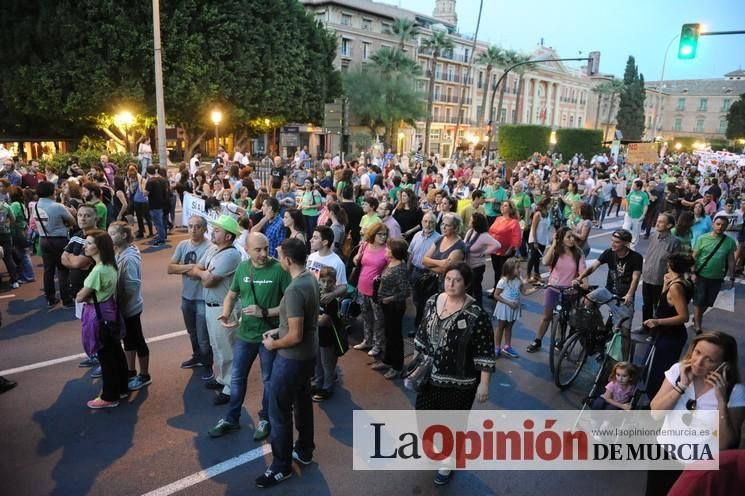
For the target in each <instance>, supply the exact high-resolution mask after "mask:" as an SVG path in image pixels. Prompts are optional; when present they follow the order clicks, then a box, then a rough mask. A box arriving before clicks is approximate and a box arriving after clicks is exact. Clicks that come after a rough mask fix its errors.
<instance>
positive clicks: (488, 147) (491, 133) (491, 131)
mask: <svg viewBox="0 0 745 496" xmlns="http://www.w3.org/2000/svg"><path fill="white" fill-rule="evenodd" d="M578 60H579V61H586V62H588V63H592V59H591V58H590V57H574V58H568V59H540V60H529V61H527V62H520V63H519V64H514V65H511V66H509V67H508V68H507V69H505V71H504V72H503V73H502V75H501V76H500V77H499V79H498V80H497V82H496V84H495V85H494V86H493V87H492V93H491V100H490V105H491V107H492V108H494V98H495V97H496V95H497V88H499V84H500V83H501V82H502V81H503V80H504V79H505V78H506V77H507V74H509V73H510V71H511V70H512V69H514V68H515V67H520V66H521V65H528V64H540V63H543V62H569V61H578ZM501 113H502V109H501V108H500V109H497V116H496V120H497V121H499V120H500V117H501V115H500V114H501ZM494 120H495V119H491V124H492V125H491V126H489V132H488V136H489V139H488V140H487V141H486V161H485V162H484V166H487V165H489V154H490V153H491V143H492V138H493V137H494V127H495V122H494Z"/></svg>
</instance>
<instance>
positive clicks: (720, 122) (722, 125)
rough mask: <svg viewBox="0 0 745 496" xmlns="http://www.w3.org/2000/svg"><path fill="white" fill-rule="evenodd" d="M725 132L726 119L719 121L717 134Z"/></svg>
mask: <svg viewBox="0 0 745 496" xmlns="http://www.w3.org/2000/svg"><path fill="white" fill-rule="evenodd" d="M726 132H727V119H719V133H720V134H725V133H726Z"/></svg>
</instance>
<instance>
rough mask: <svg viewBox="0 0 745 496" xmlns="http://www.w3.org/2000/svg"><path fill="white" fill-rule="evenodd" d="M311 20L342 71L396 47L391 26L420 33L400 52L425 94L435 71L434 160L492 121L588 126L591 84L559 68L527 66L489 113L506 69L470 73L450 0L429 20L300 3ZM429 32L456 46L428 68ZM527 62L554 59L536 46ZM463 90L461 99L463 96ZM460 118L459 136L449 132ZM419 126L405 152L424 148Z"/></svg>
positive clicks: (364, 6)
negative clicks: (332, 41)
mask: <svg viewBox="0 0 745 496" xmlns="http://www.w3.org/2000/svg"><path fill="white" fill-rule="evenodd" d="M300 1H301V3H303V4H304V5H305V7H306V9H308V10H309V11H311V12H312V13H313V14H314V16H315V18H316V19H317V20H318V21H320V22H321V23H322V24H323V25H324V26H325V27H326V28H327V29H328V30H330V31H332V32H334V33H335V34H336V36H337V39H338V45H337V50H338V51H337V57H336V59H335V62H334V63H335V66H336V67H337V68H338V69H339V70H341V71H342V72H344V71H348V70H351V69H355V68H358V67H360V66H362V65H364V64H368V63H370V62H371V60H370V58H371V56H372V55H373V54H374V53H375V52H376V51H377V50H379V49H380V48H382V47H390V48H394V47H396V46H397V44H398V39H397V38H396V37H395V36H394V35H393V34H391V33H390V29H391V25H392V23H393V20H394V19H396V18H406V19H410V20H412V21H415V22H416V23H417V25H418V28H419V31H420V33H419V35H418V37H417V39H415V40H411V41H410V42H408V43H407V44H406V45H405V46H404V50H405V51H406V52H407V53H409V54H411V56H412V58H414V59H415V60H416V61H417V62H418V63H419V64H420V65H421V67H422V74H423V76H422V77H421V78H420V80H419V81H417V85H418V88H419V89H420V90H421V91H422V92H424V93H426V92H427V89H428V84H429V79H428V77H427V74H428V71H429V70H434V74H435V85H434V95H433V106H432V126H431V131H430V150H429V151H431V152H434V153H439V154H440V156H443V157H446V156H450V154H451V153H452V151H453V147H454V146H459V145H469V144H470V145H473V144H476V143H478V142H480V141H483V140H484V134H485V133H486V122H487V121H488V120H489V119H490V117H491V116H494V121H495V122H497V123H509V124H512V123H514V124H541V125H547V126H551V127H553V128H558V127H579V128H581V127H589V126H588V108H589V100H590V98H591V92H590V89H591V88H592V86H593V85H594V84H595V83H594V82H593V80H591V78H589V77H588V76H586V75H585V72H584V71H583V70H581V69H575V68H571V67H568V66H566V65H564V64H562V63H561V62H545V63H538V64H536V65H531V66H527V68H525V69H524V71H523V72H517V71H514V72H511V73H510V74H509V75H508V76H507V77H506V78H505V80H504V82H503V84H504V86H505V94H504V100H503V103H502V110H501V115H499V116H498V115H497V113H498V112H497V109H496V108H495V107H496V105H497V104H498V101H499V94H498V93H499V92H498V93H497V97H496V98H495V99H494V105H493V106H491V107H490V101H491V95H490V93H491V91H490V89H491V87H492V86H493V84H494V83H496V82H497V80H498V79H499V77H500V76H501V75H502V73H503V70H504V68H502V67H497V68H494V70H493V71H492V74H491V81H487V80H486V77H487V74H486V72H487V71H486V67H485V66H483V65H479V64H475V65H474V66H473V67H472V69H471V70H470V71H469V62H470V61H471V58H472V55H473V51H474V45H473V38H472V37H470V38H469V37H468V36H464V35H462V34H460V33H458V31H457V20H458V18H457V15H456V13H455V5H456V2H455V0H435V2H434V10H433V14H432V15H431V16H430V15H426V14H422V13H417V12H413V11H410V10H407V9H404V8H399V7H395V6H392V5H387V4H383V3H377V2H373V1H371V0H300ZM434 31H441V32H446V33H447V34H448V37H449V39H450V40H451V41H452V42H453V45H454V47H453V48H452V49H450V50H445V51H444V52H443V53H442V54H440V56H439V57H438V59H437V62H436V64H435V66H434V67H432V62H433V60H432V53H431V51H430V50H428V49H426V48H424V46H423V43H422V42H423V40H425V39H427V38H429V37H430V36H431V35H432V33H433V32H434ZM488 47H489V45H488V43H486V42H482V41H477V42H476V46H475V55H476V57H478V55H479V54H480V53H481V52H483V51H485V50H486V49H487V48H488ZM530 55H531V58H532V59H535V60H541V59H553V58H560V56H559V54H557V53H556V52H555V51H554V50H553V49H551V48H550V47H546V46H543V45H540V44H539V45H538V46H537V47H536V48H535V49H534V50H533V52H532V53H531V54H530ZM464 89H465V93H464ZM459 112H462V113H461V118H460V127H459V131H458V137H457V138H456V137H455V129H456V127H457V124H458V120H459ZM424 124H425V123H424V122H420V123H418V124H417V127H416V129H408V130H405V131H404V135H405V137H404V140H403V141H404V142H403V143H402V145H403V150H411V149H416V148H417V146H418V145H419V144H421V143H424V136H423V134H424V128H425V125H424Z"/></svg>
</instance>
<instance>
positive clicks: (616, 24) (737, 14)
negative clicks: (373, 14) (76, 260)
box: [379, 0, 745, 81]
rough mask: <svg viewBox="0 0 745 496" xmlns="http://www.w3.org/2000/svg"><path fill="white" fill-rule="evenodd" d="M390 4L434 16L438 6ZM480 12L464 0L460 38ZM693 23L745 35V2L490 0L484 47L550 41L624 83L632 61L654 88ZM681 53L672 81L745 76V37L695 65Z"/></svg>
mask: <svg viewBox="0 0 745 496" xmlns="http://www.w3.org/2000/svg"><path fill="white" fill-rule="evenodd" d="M379 1H380V0H379ZM384 3H389V4H393V5H398V6H400V7H403V8H406V9H409V10H413V11H415V12H421V13H425V14H429V15H431V14H432V11H433V10H434V5H435V0H400V1H398V0H385V2H384ZM478 9H479V0H457V3H456V12H457V14H458V30H459V31H460V32H461V33H464V34H470V33H473V32H474V31H475V29H476V17H477V15H478ZM689 22H700V23H702V24H704V25H705V29H703V31H733V30H745V0H679V1H673V0H626V1H613V0H610V1H608V0H606V1H603V2H599V1H597V0H552V1H547V0H532V1H531V0H523V1H514V0H511V1H504V0H484V10H483V14H482V19H481V28H480V31H479V39H480V40H484V41H488V42H490V43H493V44H495V45H499V46H501V47H503V48H513V49H515V50H518V51H522V52H530V51H532V50H533V48H535V46H536V45H537V44H538V43H539V41H540V39H541V38H543V39H544V44H545V45H546V46H550V47H553V48H554V49H556V50H557V51H558V53H559V55H560V56H562V57H576V56H579V55H578V53H579V52H580V51H581V52H582V54H583V55H586V54H587V53H588V52H590V51H593V50H598V51H600V52H601V56H600V72H602V73H609V74H615V75H616V76H617V77H622V76H623V70H624V68H625V66H626V60H627V59H628V56H629V55H633V56H634V57H635V58H636V62H637V65H638V66H639V71H640V72H642V73H643V74H644V78H645V79H646V80H647V81H652V80H658V79H659V78H660V71H661V70H662V60H663V58H664V54H665V48H666V47H667V45H668V43H670V40H672V39H673V37H674V36H675V35H676V34H679V33H680V28H681V26H682V25H683V24H684V23H689ZM677 51H678V40H677V39H676V40H675V41H674V42H673V43H672V45H671V46H670V51H669V53H668V58H667V66H666V68H665V79H704V78H719V77H722V76H723V75H724V74H725V73H727V72H730V71H733V70H736V69H745V35H729V36H703V37H701V38H700V39H699V45H698V53H697V56H696V58H695V59H694V60H678V58H677ZM577 65H581V63H578V64H577Z"/></svg>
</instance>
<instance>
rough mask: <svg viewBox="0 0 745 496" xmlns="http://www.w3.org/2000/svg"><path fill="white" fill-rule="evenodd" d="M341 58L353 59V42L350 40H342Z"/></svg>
mask: <svg viewBox="0 0 745 496" xmlns="http://www.w3.org/2000/svg"><path fill="white" fill-rule="evenodd" d="M341 56H342V57H351V56H352V40H350V39H349V38H342V39H341Z"/></svg>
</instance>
